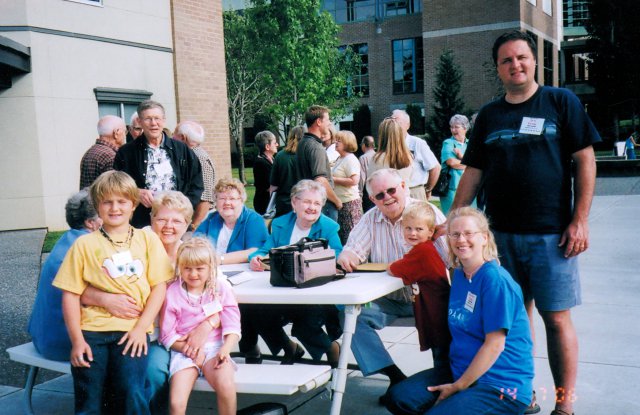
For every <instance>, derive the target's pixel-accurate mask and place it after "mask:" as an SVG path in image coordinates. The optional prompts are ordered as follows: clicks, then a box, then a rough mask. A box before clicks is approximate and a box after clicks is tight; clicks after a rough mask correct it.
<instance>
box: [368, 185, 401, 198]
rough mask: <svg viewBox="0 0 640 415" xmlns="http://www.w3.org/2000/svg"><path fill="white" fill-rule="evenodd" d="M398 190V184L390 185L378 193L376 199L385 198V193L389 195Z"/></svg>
mask: <svg viewBox="0 0 640 415" xmlns="http://www.w3.org/2000/svg"><path fill="white" fill-rule="evenodd" d="M396 190H398V186H396V187H390V188H388V189H387V190H383V191H382V192H380V193H378V194H377V195H375V196H374V198H375V199H376V200H382V199H384V194H385V193H386V194H388V195H389V196H393V195H395V194H396Z"/></svg>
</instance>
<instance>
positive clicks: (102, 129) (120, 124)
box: [98, 115, 127, 137]
mask: <svg viewBox="0 0 640 415" xmlns="http://www.w3.org/2000/svg"><path fill="white" fill-rule="evenodd" d="M126 127H127V126H126V125H125V123H124V120H123V119H122V118H120V117H116V116H115V115H105V116H104V117H102V118H100V119H99V120H98V135H99V136H101V137H102V136H110V135H111V134H113V131H114V130H116V129H118V128H122V129H124V128H126Z"/></svg>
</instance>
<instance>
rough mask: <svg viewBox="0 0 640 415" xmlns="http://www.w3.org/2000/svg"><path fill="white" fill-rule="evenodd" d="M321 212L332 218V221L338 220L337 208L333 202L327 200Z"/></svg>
mask: <svg viewBox="0 0 640 415" xmlns="http://www.w3.org/2000/svg"><path fill="white" fill-rule="evenodd" d="M322 213H324V214H325V216H328V217H330V218H331V219H333V221H334V222H337V221H338V208H336V205H334V204H333V202H330V201H328V200H327V203H325V204H324V207H323V208H322Z"/></svg>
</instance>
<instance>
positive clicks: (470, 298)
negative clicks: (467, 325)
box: [464, 292, 478, 313]
mask: <svg viewBox="0 0 640 415" xmlns="http://www.w3.org/2000/svg"><path fill="white" fill-rule="evenodd" d="M477 298H478V296H477V295H475V294H474V293H472V292H467V299H466V300H465V302H464V308H465V309H466V310H469V311H471V312H472V313H473V309H474V308H476V299H477Z"/></svg>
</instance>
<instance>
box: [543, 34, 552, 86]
mask: <svg viewBox="0 0 640 415" xmlns="http://www.w3.org/2000/svg"><path fill="white" fill-rule="evenodd" d="M542 66H543V71H544V84H545V85H553V43H551V42H549V41H547V40H545V41H544V54H543V58H542Z"/></svg>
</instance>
